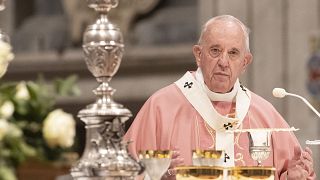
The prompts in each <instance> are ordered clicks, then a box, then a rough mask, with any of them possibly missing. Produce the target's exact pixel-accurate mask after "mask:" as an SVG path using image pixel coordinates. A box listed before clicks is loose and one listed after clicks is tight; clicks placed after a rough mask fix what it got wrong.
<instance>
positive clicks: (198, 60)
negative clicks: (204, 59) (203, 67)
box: [192, 45, 201, 66]
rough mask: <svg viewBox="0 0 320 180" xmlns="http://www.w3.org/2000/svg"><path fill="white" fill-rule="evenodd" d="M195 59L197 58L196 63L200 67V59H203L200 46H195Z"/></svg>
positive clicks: (193, 50) (193, 49)
mask: <svg viewBox="0 0 320 180" xmlns="http://www.w3.org/2000/svg"><path fill="white" fill-rule="evenodd" d="M192 52H193V55H194V57H195V58H196V63H197V65H198V66H200V59H201V58H200V57H201V47H200V46H199V45H194V46H193V48H192Z"/></svg>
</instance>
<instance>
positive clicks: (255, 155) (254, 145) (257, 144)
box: [248, 131, 271, 166]
mask: <svg viewBox="0 0 320 180" xmlns="http://www.w3.org/2000/svg"><path fill="white" fill-rule="evenodd" d="M248 137H249V152H250V156H251V158H252V159H253V160H256V161H257V162H258V166H262V161H263V160H266V159H267V158H268V157H269V155H270V152H271V132H269V131H251V132H248Z"/></svg>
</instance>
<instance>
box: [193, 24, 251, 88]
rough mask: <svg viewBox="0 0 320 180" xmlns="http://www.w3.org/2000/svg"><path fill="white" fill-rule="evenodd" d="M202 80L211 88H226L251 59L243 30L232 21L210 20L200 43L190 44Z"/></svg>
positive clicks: (230, 85)
mask: <svg viewBox="0 0 320 180" xmlns="http://www.w3.org/2000/svg"><path fill="white" fill-rule="evenodd" d="M193 53H194V55H195V58H196V61H197V65H198V67H200V68H201V70H202V73H203V78H204V82H205V84H206V85H207V86H208V88H209V89H210V90H211V91H213V92H218V93H226V92H229V91H230V90H231V89H232V87H233V85H234V83H235V81H236V79H237V78H238V77H239V76H240V74H241V73H242V72H244V71H245V69H246V66H247V65H248V64H250V63H251V59H252V55H251V54H250V52H248V51H247V50H246V48H245V37H244V32H243V30H242V29H241V27H240V25H238V24H237V23H234V22H225V21H214V22H212V23H211V24H209V25H208V27H207V31H206V32H205V33H204V34H203V38H202V42H201V44H200V45H195V46H194V47H193Z"/></svg>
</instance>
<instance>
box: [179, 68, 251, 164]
mask: <svg viewBox="0 0 320 180" xmlns="http://www.w3.org/2000/svg"><path fill="white" fill-rule="evenodd" d="M175 84H176V85H177V86H178V87H179V89H180V90H181V92H182V93H183V95H184V96H185V97H186V98H187V100H188V101H189V102H190V103H191V104H192V106H193V107H194V108H195V109H196V110H197V111H198V113H199V114H200V115H201V117H202V118H203V119H204V121H205V122H206V123H207V124H208V125H209V126H210V127H211V128H212V129H214V130H215V132H216V141H215V142H216V144H215V147H216V150H223V151H224V156H222V158H221V159H219V160H217V162H216V164H215V165H217V166H224V167H233V166H234V165H235V163H234V133H227V132H226V130H234V129H237V128H238V127H239V126H240V125H241V123H242V121H243V119H244V117H245V116H246V114H247V112H248V109H249V106H250V99H251V95H250V93H249V90H247V89H246V88H244V87H241V88H239V90H238V92H237V94H236V112H235V118H230V117H226V116H222V115H221V114H219V113H218V112H217V111H216V110H215V108H214V107H213V105H212V103H211V101H210V99H209V97H208V95H207V94H206V93H205V91H204V90H203V88H202V87H201V84H200V83H199V82H198V81H197V80H196V79H195V78H194V77H193V75H192V74H191V73H190V72H187V73H186V74H185V75H184V76H183V77H182V78H180V79H179V80H178V81H176V82H175Z"/></svg>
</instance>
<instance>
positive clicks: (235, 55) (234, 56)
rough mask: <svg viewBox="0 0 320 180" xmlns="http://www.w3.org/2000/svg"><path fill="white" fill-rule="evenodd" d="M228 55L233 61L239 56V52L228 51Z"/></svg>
mask: <svg viewBox="0 0 320 180" xmlns="http://www.w3.org/2000/svg"><path fill="white" fill-rule="evenodd" d="M228 54H229V57H230V58H231V59H234V58H237V57H238V56H239V54H240V52H239V51H229V52H228Z"/></svg>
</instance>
